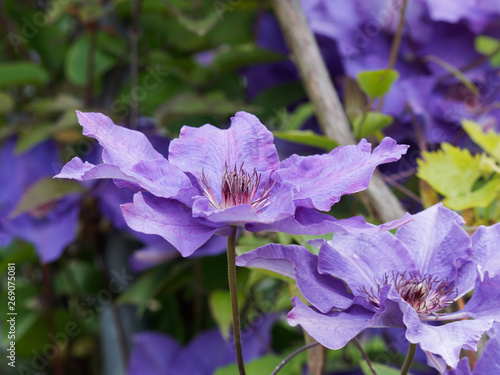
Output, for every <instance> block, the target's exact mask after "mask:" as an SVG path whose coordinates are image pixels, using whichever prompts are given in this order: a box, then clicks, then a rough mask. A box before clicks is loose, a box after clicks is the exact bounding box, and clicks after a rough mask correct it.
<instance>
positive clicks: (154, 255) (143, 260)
mask: <svg viewBox="0 0 500 375" xmlns="http://www.w3.org/2000/svg"><path fill="white" fill-rule="evenodd" d="M144 237H146V238H148V237H149V238H150V239H149V241H148V242H147V243H146V246H145V247H143V248H141V249H139V250H136V251H134V253H133V254H132V256H131V257H130V260H129V261H130V266H131V268H132V270H133V271H134V272H142V271H144V270H147V269H148V268H151V267H154V266H156V265H158V264H160V263H163V262H167V261H169V260H172V259H175V258H177V257H178V256H179V252H178V251H177V249H176V248H175V247H173V246H172V245H171V244H170V243H168V242H167V241H165V240H164V239H163V238H162V237H160V236H156V235H151V234H148V235H143V236H141V238H142V239H144Z"/></svg>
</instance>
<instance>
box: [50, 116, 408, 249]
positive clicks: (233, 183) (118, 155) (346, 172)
mask: <svg viewBox="0 0 500 375" xmlns="http://www.w3.org/2000/svg"><path fill="white" fill-rule="evenodd" d="M78 118H79V121H80V124H81V125H82V126H83V133H84V134H85V135H87V136H91V137H94V138H96V139H97V140H98V141H99V143H100V144H101V146H102V147H103V149H104V151H103V154H102V159H103V163H102V164H98V165H93V164H91V163H88V162H85V163H84V162H82V160H80V159H79V158H74V159H73V160H71V161H70V162H69V163H68V164H66V165H65V166H64V168H63V169H62V171H61V173H60V174H59V175H57V176H56V177H57V178H72V179H77V180H81V181H83V180H91V179H101V178H112V179H114V181H115V183H116V184H117V186H119V187H131V188H133V189H135V190H137V191H139V192H138V193H136V194H135V195H134V199H133V203H129V204H125V205H123V206H122V211H123V215H124V218H125V220H126V222H127V224H128V225H129V226H130V227H131V228H132V229H134V230H136V231H139V232H144V233H147V234H157V235H160V236H162V237H163V238H164V239H165V240H167V241H168V242H169V243H171V244H172V245H173V246H174V247H175V248H176V249H178V250H179V252H180V253H181V254H182V255H183V256H189V255H191V254H192V253H193V252H194V251H195V250H196V249H198V248H199V247H200V246H201V245H203V244H204V243H205V242H206V241H207V240H208V239H209V238H210V237H211V236H212V235H214V234H221V235H227V234H228V232H229V231H228V230H229V229H230V228H229V226H245V227H246V228H247V229H249V230H252V231H260V230H279V231H285V232H288V233H292V234H320V233H329V232H348V233H357V232H363V231H365V232H366V231H368V232H377V231H379V230H388V229H392V228H394V227H397V226H399V225H401V224H403V223H404V222H407V221H409V220H411V217H410V216H409V215H405V216H404V217H403V218H402V219H400V220H397V221H394V222H390V223H387V224H384V225H382V226H380V227H376V226H373V225H370V224H367V223H366V222H365V221H364V219H363V218H362V217H355V218H351V219H345V220H336V219H335V218H333V217H331V216H329V215H326V214H322V213H319V212H318V211H317V210H320V211H328V210H329V209H330V207H331V206H332V205H333V204H334V203H336V202H338V201H339V200H340V197H341V196H342V195H344V194H351V193H355V192H358V191H361V190H364V189H366V188H367V187H368V184H369V182H370V178H371V175H372V173H373V171H374V169H375V168H376V166H377V165H379V164H383V163H387V162H391V161H395V160H398V159H399V158H400V157H401V155H402V154H404V153H405V152H406V148H407V146H404V145H398V144H396V142H395V141H394V140H392V139H390V138H385V139H383V140H382V142H381V143H380V145H379V146H378V147H376V148H375V149H374V150H373V152H371V145H370V144H369V143H367V142H366V140H362V141H361V142H360V143H359V144H358V145H357V146H346V147H338V148H336V149H334V150H332V151H331V152H330V153H328V154H324V155H314V156H310V157H300V156H297V155H293V156H291V157H290V158H288V159H286V160H284V161H283V162H281V163H280V161H279V158H278V154H277V152H276V148H275V147H274V145H273V136H272V133H271V132H269V131H268V130H267V129H266V127H265V126H264V125H262V124H261V123H260V121H259V120H258V119H257V118H256V117H255V116H253V115H251V114H248V113H245V112H238V113H237V114H236V115H235V116H234V117H233V118H232V119H231V127H230V128H229V129H227V130H221V129H218V128H216V127H214V126H212V125H208V124H207V125H204V126H202V127H200V128H192V127H188V126H184V127H183V128H182V130H181V134H180V136H179V138H178V139H175V140H173V141H171V143H170V147H169V156H168V160H167V159H165V158H164V157H163V156H162V155H161V154H159V153H158V152H157V151H156V150H155V149H154V148H153V146H152V145H151V143H150V142H149V141H148V139H147V138H146V137H145V136H144V134H142V133H139V132H136V131H133V130H130V129H125V128H123V127H119V126H116V125H114V124H113V122H112V121H111V120H110V119H109V118H108V117H106V116H104V115H102V114H99V113H81V112H78Z"/></svg>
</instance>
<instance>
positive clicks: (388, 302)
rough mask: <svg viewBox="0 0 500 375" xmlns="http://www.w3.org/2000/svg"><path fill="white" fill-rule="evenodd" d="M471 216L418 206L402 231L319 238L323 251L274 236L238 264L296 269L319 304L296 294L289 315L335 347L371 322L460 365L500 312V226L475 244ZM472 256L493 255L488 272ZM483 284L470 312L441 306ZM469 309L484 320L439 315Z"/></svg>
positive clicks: (292, 271)
mask: <svg viewBox="0 0 500 375" xmlns="http://www.w3.org/2000/svg"><path fill="white" fill-rule="evenodd" d="M463 224H464V222H463V219H462V218H461V217H460V216H459V215H457V214H456V213H454V212H453V211H451V210H449V209H447V208H445V207H443V206H442V205H436V206H433V207H431V208H429V209H427V210H425V211H422V212H421V213H419V214H416V215H414V221H413V222H410V223H408V224H406V225H403V226H402V227H400V228H399V229H398V231H397V233H396V235H393V234H391V233H389V232H381V233H377V234H375V235H371V236H370V235H359V236H350V235H345V234H338V235H335V236H334V237H333V239H332V240H331V241H328V242H327V241H324V240H315V245H319V246H320V251H319V255H318V256H315V255H313V254H311V253H310V252H309V251H307V250H306V249H304V248H302V247H300V246H281V245H267V246H264V247H261V248H259V249H257V250H254V251H251V252H248V253H246V254H244V255H241V256H240V257H238V258H237V264H238V265H240V266H250V267H252V266H254V267H259V268H264V269H268V270H271V271H274V272H278V273H280V274H282V275H285V276H288V277H292V278H294V279H295V280H296V282H297V286H298V287H299V289H300V291H301V292H302V295H303V296H304V297H305V298H306V299H307V300H308V301H309V302H310V303H311V304H312V306H307V305H306V304H304V303H303V302H302V301H301V300H300V299H299V298H298V297H294V298H293V305H294V308H293V310H292V311H291V312H290V313H289V314H288V322H289V323H290V324H291V325H292V326H295V325H298V324H300V325H301V326H302V327H303V328H304V329H305V330H306V331H307V332H308V333H309V334H310V335H311V336H312V337H314V338H315V339H316V340H318V341H319V342H320V343H321V344H323V345H324V346H326V347H328V348H331V349H339V348H341V347H343V346H344V345H345V344H346V343H347V342H348V341H349V340H351V339H352V338H353V337H355V336H356V335H357V334H358V333H360V332H361V331H363V330H364V329H366V328H370V327H396V328H403V329H405V332H406V333H405V335H406V338H407V340H408V341H409V342H411V343H418V344H419V345H420V347H421V348H422V349H423V350H424V351H427V352H430V353H433V354H436V355H439V356H441V357H442V358H443V359H444V361H445V362H446V364H447V365H449V366H451V367H453V368H454V367H456V366H457V363H458V361H459V354H460V350H461V349H462V348H464V349H468V350H475V349H476V346H477V342H478V340H479V338H480V337H481V335H482V333H483V332H484V331H486V330H488V329H489V328H490V327H491V325H492V324H493V321H494V320H499V319H500V307H499V306H498V300H499V297H500V275H497V274H496V273H495V272H496V271H497V267H496V266H495V265H492V264H491V261H490V260H491V258H492V257H491V252H492V251H493V249H492V248H491V246H490V245H491V244H492V243H493V240H495V241H496V243H497V244H498V241H499V239H500V233H499V232H500V227H499V226H496V227H492V228H482V229H480V230H478V232H479V233H478V234H477V235H475V239H474V237H473V241H474V240H475V241H476V242H478V243H480V244H481V245H479V244H476V245H475V246H474V248H473V249H471V239H470V237H469V235H468V234H467V232H465V231H464V230H463V229H462V228H461V225H463ZM472 259H474V260H475V261H478V262H480V261H482V260H488V262H486V261H485V264H487V265H485V266H484V267H483V268H484V273H485V274H484V278H483V279H481V278H479V279H478V271H477V268H478V264H480V263H476V262H475V261H472ZM496 263H497V264H498V263H499V262H498V261H496ZM479 269H481V266H479ZM492 272H493V275H492V274H491V273H492ZM344 282H345V283H346V284H347V286H348V288H349V291H350V292H349V291H348V290H347V287H346V286H345V284H344ZM474 284H476V287H475V291H474V295H473V297H472V299H471V300H470V301H469V302H468V303H467V305H466V306H465V308H464V309H463V310H462V311H460V312H458V313H453V314H441V313H439V312H440V311H441V310H442V309H443V308H445V307H446V306H448V305H450V304H451V303H453V302H454V301H455V300H456V299H457V298H459V297H461V296H463V295H464V294H466V293H468V292H469V291H471V290H472V289H473V288H474ZM464 317H472V318H475V320H459V321H453V322H449V323H447V324H445V325H439V326H436V325H432V324H430V323H431V322H439V321H450V320H457V319H462V318H464Z"/></svg>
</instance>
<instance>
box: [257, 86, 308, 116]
mask: <svg viewBox="0 0 500 375" xmlns="http://www.w3.org/2000/svg"><path fill="white" fill-rule="evenodd" d="M305 96H306V93H305V91H304V88H303V87H302V84H301V83H300V82H287V83H282V84H279V85H275V86H273V87H271V88H269V89H267V90H265V91H262V92H260V93H259V94H258V95H257V96H256V97H255V98H254V100H253V101H252V104H255V105H258V106H259V107H262V108H264V109H265V110H266V111H269V112H270V113H272V111H274V110H275V108H282V107H286V106H288V105H290V104H293V103H296V102H297V101H299V100H301V99H303V98H305Z"/></svg>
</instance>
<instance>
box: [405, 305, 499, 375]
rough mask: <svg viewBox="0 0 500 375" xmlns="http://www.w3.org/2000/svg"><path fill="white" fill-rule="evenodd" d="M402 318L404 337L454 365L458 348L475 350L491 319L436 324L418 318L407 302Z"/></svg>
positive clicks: (456, 362) (458, 353) (458, 357)
mask: <svg viewBox="0 0 500 375" xmlns="http://www.w3.org/2000/svg"><path fill="white" fill-rule="evenodd" d="M406 305H407V308H406V311H404V317H403V321H404V323H405V325H406V327H407V330H406V338H407V339H408V341H410V342H412V343H415V344H419V345H420V347H421V348H422V350H425V351H429V352H431V353H434V354H438V355H440V356H441V357H442V358H443V359H444V360H445V361H446V363H447V364H448V365H449V366H451V367H453V368H455V367H456V366H457V364H458V361H459V359H460V350H461V349H462V348H463V349H466V350H476V349H477V343H478V342H479V339H480V338H481V335H482V334H483V333H484V332H485V331H486V330H488V329H489V328H490V327H491V325H492V324H493V322H492V321H491V320H483V319H480V320H460V321H457V322H451V323H448V324H445V325H440V326H431V325H429V324H427V323H425V322H422V321H421V320H420V318H419V316H418V314H417V313H416V312H415V310H414V309H412V308H411V307H410V306H409V305H408V304H406Z"/></svg>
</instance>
